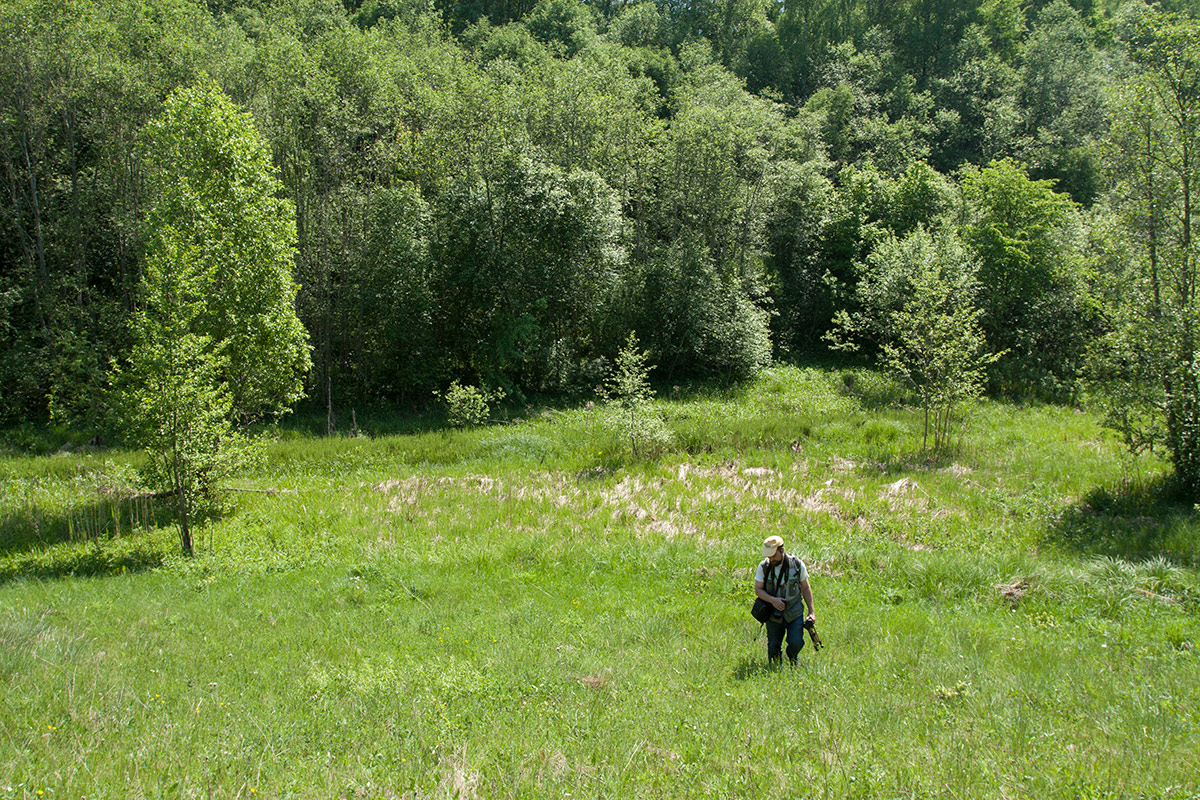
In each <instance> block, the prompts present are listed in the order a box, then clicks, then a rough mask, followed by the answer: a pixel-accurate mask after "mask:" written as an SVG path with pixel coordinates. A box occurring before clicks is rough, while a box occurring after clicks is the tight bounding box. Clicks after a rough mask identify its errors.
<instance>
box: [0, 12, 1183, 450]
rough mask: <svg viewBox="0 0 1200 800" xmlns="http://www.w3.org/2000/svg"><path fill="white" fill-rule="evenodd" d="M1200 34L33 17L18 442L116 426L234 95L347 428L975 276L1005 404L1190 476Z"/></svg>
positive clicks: (213, 16)
mask: <svg viewBox="0 0 1200 800" xmlns="http://www.w3.org/2000/svg"><path fill="white" fill-rule="evenodd" d="M1193 11H1194V9H1191V8H1189V7H1188V4H1187V3H1166V4H1164V5H1154V6H1150V5H1146V4H1144V3H1143V2H1141V0H1132V1H1131V2H1121V3H1118V2H1092V0H1076V2H1073V3H1072V2H1067V1H1066V0H1054V1H1053V2H1040V1H1039V0H1028V1H1026V2H1021V1H1020V0H983V2H978V0H904V1H903V2H886V3H885V2H878V0H798V2H788V3H783V2H775V0H723V1H722V2H716V1H715V0H712V1H709V0H704V1H703V2H676V1H675V0H655V1H649V2H640V3H632V2H611V1H610V0H597V1H596V2H593V3H583V2H580V1H579V0H540V2H536V3H535V2H533V1H532V0H463V1H462V2H451V1H450V0H439V2H438V3H436V4H431V3H428V2H422V0H364V1H363V2H359V0H343V1H342V2H339V1H338V0H286V1H285V2H276V1H275V0H271V1H270V2H268V1H267V0H261V1H260V0H249V2H245V3H238V2H233V1H232V0H210V2H207V3H203V2H193V1H192V0H104V2H89V1H88V0H6V2H5V3H4V4H3V6H2V7H0V72H2V75H0V163H2V166H3V188H4V192H3V200H2V203H0V418H2V419H3V420H4V421H7V422H8V423H12V422H14V421H19V420H28V419H46V418H47V417H49V416H53V417H55V418H58V419H61V420H64V421H66V422H67V423H68V424H71V425H73V426H76V427H79V428H81V429H88V430H95V431H104V430H106V427H107V426H108V424H109V423H108V408H109V396H110V392H109V384H110V382H111V379H112V374H113V365H114V364H119V363H120V362H121V361H122V360H123V359H125V358H126V357H127V355H128V353H129V350H130V347H131V338H132V337H133V335H134V334H133V332H132V331H133V328H134V327H135V326H131V325H130V318H131V315H133V314H134V313H135V311H136V310H137V308H138V306H139V303H140V302H142V301H143V296H142V294H140V292H144V288H139V287H143V284H144V272H145V256H146V249H147V246H148V243H149V242H150V241H151V238H152V233H153V232H152V231H150V230H149V229H148V220H149V219H151V217H152V216H153V215H152V214H150V213H149V210H148V204H149V201H148V199H147V198H148V196H149V193H150V186H151V184H152V183H154V182H155V181H157V182H158V183H159V184H162V183H163V181H166V182H167V183H169V182H170V180H171V174H170V169H171V168H170V166H169V165H166V166H163V165H162V164H161V163H160V164H159V166H158V167H155V166H154V164H155V163H157V162H155V159H154V158H150V157H148V149H147V148H148V144H147V133H146V131H147V128H148V126H151V124H152V123H153V122H154V121H155V120H157V119H159V118H160V117H161V116H162V114H163V112H164V107H165V104H166V103H167V102H168V98H169V97H171V96H172V94H173V93H176V92H178V91H179V90H181V89H185V88H187V87H194V86H197V85H200V86H204V85H208V86H215V87H218V89H219V92H220V93H221V94H222V95H223V96H225V97H227V98H228V99H229V101H231V103H232V106H233V107H234V108H237V109H239V110H240V111H242V112H244V113H246V114H248V115H249V117H248V118H249V119H251V120H252V122H253V128H254V130H255V131H257V135H259V136H261V137H262V140H263V141H264V142H265V143H266V146H267V147H268V148H269V153H270V161H271V168H272V170H273V172H274V175H275V176H276V178H277V179H278V183H277V184H276V185H277V187H278V189H277V191H276V194H277V195H279V199H280V200H283V201H285V206H281V208H289V209H294V214H295V236H294V241H295V256H294V257H295V262H294V263H295V275H294V279H295V282H296V283H297V284H298V285H299V288H298V292H297V293H296V295H295V303H296V308H297V311H298V314H299V318H300V320H301V322H302V323H303V325H304V327H305V329H306V330H307V332H308V338H309V342H310V345H311V364H312V367H311V370H308V372H307V374H306V377H305V380H306V387H307V390H306V393H307V396H308V397H309V398H310V402H313V403H316V404H318V405H319V407H320V408H322V409H325V408H332V409H334V410H335V412H336V413H346V412H347V411H348V410H349V409H351V408H353V407H355V406H357V407H360V408H361V407H364V406H366V405H379V404H390V405H393V406H399V407H401V408H404V409H409V408H416V407H424V406H425V405H426V404H427V403H428V401H429V400H430V398H432V397H434V396H435V395H436V393H437V392H439V391H441V390H444V388H445V387H446V386H447V384H449V383H450V382H451V381H452V380H460V381H463V382H467V383H471V384H478V385H485V386H491V387H496V388H502V389H503V390H505V391H506V392H507V393H508V394H509V395H510V396H515V397H517V398H522V397H530V396H535V395H539V396H547V395H560V396H561V395H568V396H569V395H576V396H580V395H584V394H590V393H591V392H592V391H593V389H594V387H595V386H596V385H597V384H599V383H600V382H601V381H602V380H603V378H604V375H605V373H606V372H607V371H608V368H609V365H610V364H611V362H612V359H613V358H614V356H615V354H616V352H617V350H618V348H619V347H620V346H621V344H622V342H623V341H625V338H626V337H627V336H628V334H629V333H630V332H631V331H636V333H637V336H638V339H639V341H640V342H641V343H642V345H643V346H645V348H646V349H647V351H648V352H649V353H650V357H651V360H652V362H653V363H654V365H655V368H656V370H657V371H656V373H655V374H656V377H657V378H658V379H661V380H665V381H677V380H683V379H685V378H693V377H701V378H704V377H712V378H719V379H736V378H739V377H742V376H746V375H749V374H752V373H753V372H754V371H755V370H756V369H758V368H759V367H761V366H762V365H764V364H766V363H768V362H769V361H770V360H772V359H796V358H802V357H809V356H820V355H823V354H826V353H827V352H828V351H829V349H830V348H833V347H841V348H845V347H848V346H849V347H853V348H857V349H859V350H862V351H864V352H866V353H867V354H871V353H882V352H885V351H886V350H887V348H888V347H890V346H891V344H890V343H889V339H890V338H894V337H895V335H896V333H895V331H894V330H893V329H892V328H893V327H894V326H893V324H892V323H893V322H894V320H895V317H894V312H895V311H896V310H897V309H899V308H902V307H903V306H904V305H905V302H906V297H909V296H911V294H912V292H913V286H915V285H916V282H915V281H914V277H913V276H914V274H915V273H914V270H918V271H919V269H920V267H921V265H922V264H941V265H942V266H941V267H938V269H939V270H941V272H939V273H938V274H940V275H942V277H943V278H944V279H945V281H948V282H949V283H951V284H953V285H954V286H956V287H958V289H961V290H962V291H963V292H966V293H967V295H968V296H969V299H970V302H971V303H973V304H974V306H975V307H977V309H978V316H977V319H978V323H979V326H980V329H981V331H982V334H983V336H984V339H985V342H986V346H985V348H984V349H986V350H987V351H988V352H989V353H993V354H995V355H996V357H995V358H993V359H991V360H990V361H988V362H987V364H986V380H987V386H988V388H989V390H990V391H992V392H996V393H1000V394H1007V395H1010V396H1018V397H1039V398H1045V399H1051V400H1064V399H1076V398H1078V397H1079V396H1080V392H1081V387H1084V386H1096V387H1105V386H1107V387H1109V388H1110V389H1111V390H1112V391H1110V392H1109V394H1108V395H1106V396H1107V397H1108V398H1109V401H1108V403H1109V405H1110V412H1111V416H1112V418H1114V419H1116V420H1118V421H1120V420H1122V419H1123V420H1124V422H1125V423H1126V425H1125V431H1126V435H1127V437H1128V438H1129V439H1130V443H1131V444H1133V445H1135V446H1137V445H1138V444H1139V442H1141V441H1142V440H1145V441H1146V442H1149V441H1150V440H1151V439H1153V438H1154V436H1155V435H1158V436H1159V438H1162V437H1165V438H1166V445H1167V447H1168V448H1169V449H1171V450H1172V452H1176V454H1178V448H1177V447H1176V445H1180V442H1181V441H1183V440H1184V439H1187V441H1192V439H1198V440H1200V425H1197V424H1196V423H1197V420H1200V414H1198V411H1197V404H1198V403H1197V392H1196V386H1197V381H1198V377H1200V361H1198V360H1197V358H1196V352H1195V351H1196V349H1197V348H1196V347H1194V346H1192V330H1193V326H1194V324H1195V321H1194V318H1195V316H1196V302H1195V299H1194V297H1193V282H1194V271H1195V266H1196V245H1195V244H1194V242H1193V240H1192V230H1191V214H1192V210H1191V206H1192V200H1191V187H1192V185H1193V183H1194V181H1193V178H1196V177H1197V176H1200V171H1198V167H1197V164H1196V161H1197V160H1198V159H1200V149H1198V148H1200V51H1198V48H1200V45H1198V44H1197V42H1196V40H1197V30H1198V29H1197V27H1196V26H1195V23H1194V22H1193V21H1192V16H1191V14H1192V12H1193ZM158 161H159V162H161V159H158ZM154 169H158V170H159V172H158V173H157V174H151V173H152V171H153V170H154ZM163 169H165V170H167V173H166V174H165V175H164V174H162V170H163ZM289 213H290V212H289ZM951 273H953V274H952V275H951ZM947 276H949V277H947ZM956 291H957V290H956ZM297 363H300V362H297ZM1164 375H1165V376H1166V377H1165V378H1164ZM1172 403H1174V405H1172ZM1154 415H1158V416H1160V417H1162V419H1163V420H1164V422H1163V424H1162V425H1161V426H1159V429H1158V433H1157V434H1155V432H1154V430H1151V428H1150V427H1146V426H1142V427H1140V428H1139V427H1138V425H1137V424H1135V423H1137V422H1138V421H1145V420H1146V419H1147V418H1148V417H1149V416H1154ZM1151 427H1152V426H1151ZM1139 437H1141V438H1139ZM1181 437H1182V438H1181ZM1188 437H1191V438H1190V439H1189V438H1188ZM1184 444H1185V445H1186V442H1185V443H1184ZM1184 449H1187V448H1186V446H1185V447H1184ZM1193 449H1196V448H1193ZM1177 462H1178V459H1177ZM1177 466H1180V464H1178V463H1177Z"/></svg>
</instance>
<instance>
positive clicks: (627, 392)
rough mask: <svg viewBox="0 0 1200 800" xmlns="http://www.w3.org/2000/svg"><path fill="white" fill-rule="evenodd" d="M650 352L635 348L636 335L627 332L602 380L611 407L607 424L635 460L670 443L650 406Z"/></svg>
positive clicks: (667, 433) (665, 428)
mask: <svg viewBox="0 0 1200 800" xmlns="http://www.w3.org/2000/svg"><path fill="white" fill-rule="evenodd" d="M648 358H649V353H646V352H645V351H643V350H641V349H640V348H639V347H638V339H637V335H636V334H634V333H632V332H631V333H630V334H629V338H628V339H626V340H625V344H624V345H623V346H622V347H621V349H620V350H619V351H618V352H617V357H616V359H615V360H614V361H613V370H612V374H610V375H609V377H608V379H607V380H606V381H605V383H604V387H603V395H604V397H605V398H607V400H608V402H609V406H610V412H611V413H610V416H609V417H608V418H607V420H606V421H607V422H608V424H609V425H610V426H611V427H612V428H613V429H614V430H615V431H616V432H617V433H618V434H619V435H620V436H621V438H622V439H623V440H627V441H628V442H629V450H630V452H631V454H632V455H633V457H634V458H635V459H638V458H646V457H649V458H653V457H655V456H657V455H659V454H660V453H661V452H662V450H663V448H664V447H666V446H667V445H668V444H670V442H671V432H670V430H669V429H668V428H667V427H666V425H665V424H664V423H663V420H662V417H661V416H659V414H658V412H657V411H655V410H654V409H653V408H652V407H651V401H652V400H653V399H654V390H653V389H652V388H651V387H650V377H649V376H650V370H652V369H653V367H652V366H650V365H649V364H648V363H647V359H648Z"/></svg>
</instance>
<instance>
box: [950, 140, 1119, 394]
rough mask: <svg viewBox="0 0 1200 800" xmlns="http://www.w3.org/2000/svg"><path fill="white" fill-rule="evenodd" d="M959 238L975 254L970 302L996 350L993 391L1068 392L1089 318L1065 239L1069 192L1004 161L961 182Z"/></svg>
mask: <svg viewBox="0 0 1200 800" xmlns="http://www.w3.org/2000/svg"><path fill="white" fill-rule="evenodd" d="M963 195H964V198H965V200H966V203H967V206H968V218H967V220H966V221H965V224H964V226H963V229H962V237H963V241H964V242H966V244H967V245H968V246H969V247H970V249H971V251H972V253H973V255H974V257H975V258H976V259H978V261H979V285H980V295H979V300H978V302H979V307H980V308H981V309H982V311H983V316H982V318H981V322H982V325H983V329H984V333H985V334H986V336H987V342H988V347H989V348H992V349H993V350H996V351H999V352H1003V353H1004V354H1005V355H1004V357H1003V358H1002V359H1000V361H998V362H997V363H996V365H995V366H994V367H993V368H992V370H991V371H990V378H991V381H992V384H993V386H994V387H995V388H997V389H999V390H1000V391H1002V392H1005V393H1009V394H1021V393H1024V392H1028V393H1033V394H1040V395H1042V396H1047V397H1058V398H1069V397H1071V396H1072V395H1073V394H1074V393H1075V382H1076V380H1077V379H1078V377H1079V374H1080V370H1081V369H1082V362H1083V357H1084V352H1085V351H1086V348H1087V344H1088V342H1089V341H1090V339H1091V338H1092V336H1093V335H1094V331H1095V329H1096V327H1097V320H1096V319H1095V316H1094V313H1093V311H1092V307H1091V303H1090V301H1089V299H1088V294H1087V289H1086V286H1085V285H1084V283H1083V281H1082V279H1081V275H1080V270H1079V264H1078V255H1077V252H1076V245H1075V243H1074V241H1073V239H1074V237H1075V235H1076V231H1077V230H1078V229H1077V225H1078V217H1077V215H1076V208H1075V205H1074V203H1073V202H1072V201H1071V199H1070V198H1069V197H1067V196H1066V195H1064V194H1060V193H1058V192H1055V191H1054V189H1053V187H1052V181H1035V180H1031V179H1030V178H1029V177H1028V175H1027V173H1026V171H1025V169H1024V168H1023V167H1021V166H1020V165H1019V164H1017V163H1015V162H1013V161H1009V160H1005V161H999V162H994V163H992V164H991V165H989V166H988V167H986V168H984V169H981V170H970V171H968V172H967V174H966V175H965V177H964V179H963Z"/></svg>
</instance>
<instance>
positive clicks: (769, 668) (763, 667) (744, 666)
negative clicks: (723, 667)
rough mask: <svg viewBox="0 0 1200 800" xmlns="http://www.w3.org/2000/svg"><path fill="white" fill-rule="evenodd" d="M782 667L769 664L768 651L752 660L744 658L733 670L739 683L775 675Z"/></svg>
mask: <svg viewBox="0 0 1200 800" xmlns="http://www.w3.org/2000/svg"><path fill="white" fill-rule="evenodd" d="M780 669H782V667H780V666H777V665H772V664H768V663H767V655H766V651H764V652H763V654H762V656H760V657H757V658H751V657H750V656H744V657H743V658H742V660H741V661H739V662H738V665H737V666H736V667H734V669H733V677H735V678H737V679H738V680H739V681H748V680H751V679H752V678H762V677H764V676H767V675H774V674H775V673H777V672H779V670H780Z"/></svg>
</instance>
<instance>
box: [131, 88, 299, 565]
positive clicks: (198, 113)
mask: <svg viewBox="0 0 1200 800" xmlns="http://www.w3.org/2000/svg"><path fill="white" fill-rule="evenodd" d="M144 136H145V138H144V143H145V144H144V147H145V157H146V160H147V163H148V165H149V168H150V175H151V183H150V203H149V206H148V210H147V213H146V226H147V229H148V234H149V245H148V248H147V255H146V260H145V272H144V274H143V278H142V285H141V292H140V304H141V308H140V309H139V311H138V312H137V313H136V314H135V315H134V317H133V320H132V324H131V329H132V330H131V333H132V338H133V342H134V344H133V350H132V352H131V354H130V356H129V362H128V365H127V366H126V367H124V368H122V369H119V370H118V371H117V373H116V375H115V378H116V385H117V386H118V387H119V389H118V391H119V402H120V406H121V408H122V421H123V424H124V427H125V430H126V432H127V434H128V436H129V438H130V440H131V441H132V442H134V443H135V444H137V445H139V446H141V447H144V448H145V449H146V450H147V452H148V453H149V455H150V462H149V469H148V471H147V477H148V478H149V480H150V482H151V485H153V486H154V487H155V488H157V489H162V490H164V491H167V492H170V493H171V494H172V495H174V496H175V497H176V499H177V502H178V506H179V514H180V536H181V543H182V547H183V551H184V552H185V553H186V554H188V555H190V554H191V553H192V549H193V548H192V541H191V534H190V530H189V525H190V520H191V518H192V516H193V514H194V512H195V510H196V508H197V507H198V506H199V505H200V503H201V502H202V500H211V499H212V498H213V497H214V496H215V494H216V492H217V489H218V487H219V485H220V483H221V481H222V480H223V479H224V478H226V477H227V476H228V475H229V473H230V472H231V471H232V470H233V469H234V468H235V467H236V466H237V465H238V463H239V461H240V460H241V457H242V455H243V453H244V446H245V440H244V439H243V438H242V437H241V436H239V435H238V434H237V433H236V429H237V428H238V427H240V426H243V425H245V424H246V423H247V422H248V421H251V420H254V419H258V418H260V417H261V416H263V415H266V414H272V415H275V414H279V413H281V412H283V411H286V410H287V409H288V407H289V406H290V405H291V403H293V402H295V401H296V400H297V399H298V398H299V397H300V394H301V378H302V375H303V372H304V371H305V370H306V369H307V367H308V344H307V335H306V333H305V331H304V329H303V328H302V327H301V325H300V323H299V320H297V318H296V315H295V311H294V308H293V303H294V300H295V294H296V287H295V284H294V283H292V277H291V271H292V263H293V253H294V246H295V245H294V242H295V223H294V217H293V215H292V209H291V206H290V205H289V204H288V203H287V202H286V201H281V200H278V199H277V198H276V197H275V195H276V193H277V191H278V181H277V180H276V178H275V177H274V175H273V174H272V168H271V164H270V160H269V156H268V153H267V151H266V148H265V147H264V145H263V142H262V140H261V138H260V137H259V136H258V135H257V132H256V131H255V130H254V128H253V125H252V124H251V123H250V121H249V119H248V118H247V117H246V116H245V115H243V114H240V113H238V112H237V111H236V109H235V108H234V107H233V105H232V103H230V101H229V99H228V98H227V97H226V96H225V95H224V94H223V93H222V92H221V91H220V90H219V89H218V88H217V87H216V86H215V85H213V84H211V83H201V84H198V85H197V86H195V87H191V88H187V89H183V90H180V91H178V92H175V93H174V94H172V96H171V97H170V98H168V100H167V103H166V106H165V108H164V112H163V115H162V117H161V118H160V119H158V120H156V121H155V122H154V123H152V124H151V125H150V126H148V127H147V129H146V131H145V135H144Z"/></svg>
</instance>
